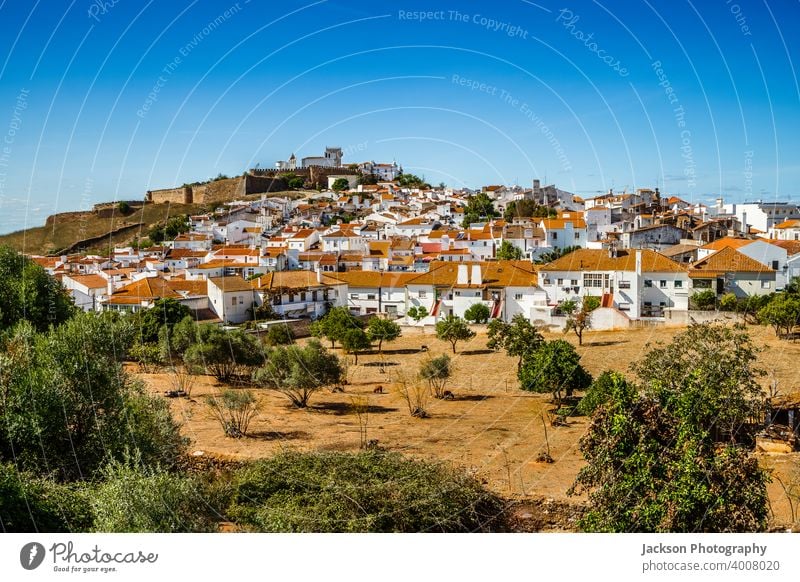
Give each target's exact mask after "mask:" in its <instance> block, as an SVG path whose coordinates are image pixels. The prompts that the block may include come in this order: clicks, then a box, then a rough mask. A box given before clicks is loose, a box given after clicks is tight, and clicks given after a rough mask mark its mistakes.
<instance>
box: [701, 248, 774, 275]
mask: <svg viewBox="0 0 800 582" xmlns="http://www.w3.org/2000/svg"><path fill="white" fill-rule="evenodd" d="M774 272H775V271H773V270H772V269H770V268H769V267H768V266H766V265H765V264H763V263H759V262H758V261H756V260H755V259H751V258H750V257H748V256H747V255H743V254H742V253H740V252H739V251H737V250H736V249H733V248H731V247H726V248H724V249H722V250H719V251H717V252H715V253H714V254H713V255H709V256H707V257H705V258H703V259H700V260H699V261H696V262H694V263H692V265H691V268H690V269H689V277H692V278H695V279H697V278H700V279H702V278H704V277H708V276H709V275H713V276H716V275H723V274H725V273H774Z"/></svg>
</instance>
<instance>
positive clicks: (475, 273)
mask: <svg viewBox="0 0 800 582" xmlns="http://www.w3.org/2000/svg"><path fill="white" fill-rule="evenodd" d="M481 283H483V277H482V276H481V266H480V265H472V285H480V284H481Z"/></svg>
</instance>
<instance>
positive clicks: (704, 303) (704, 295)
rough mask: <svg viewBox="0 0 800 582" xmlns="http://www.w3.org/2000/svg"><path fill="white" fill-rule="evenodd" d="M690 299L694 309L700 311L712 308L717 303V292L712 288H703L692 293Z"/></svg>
mask: <svg viewBox="0 0 800 582" xmlns="http://www.w3.org/2000/svg"><path fill="white" fill-rule="evenodd" d="M690 300H691V304H692V306H693V307H694V309H698V310H701V311H704V310H707V309H714V306H715V305H716V304H717V294H716V293H714V291H713V290H712V289H704V290H703V291H699V292H698V293H695V294H694V295H692V296H691V298H690Z"/></svg>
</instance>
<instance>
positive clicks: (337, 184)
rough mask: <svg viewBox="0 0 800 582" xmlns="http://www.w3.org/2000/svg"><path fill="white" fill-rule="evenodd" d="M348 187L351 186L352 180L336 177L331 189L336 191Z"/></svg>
mask: <svg viewBox="0 0 800 582" xmlns="http://www.w3.org/2000/svg"><path fill="white" fill-rule="evenodd" d="M348 188H350V182H348V181H347V178H336V179H335V180H334V181H333V184H332V185H331V190H333V191H334V192H341V191H342V190H347V189H348Z"/></svg>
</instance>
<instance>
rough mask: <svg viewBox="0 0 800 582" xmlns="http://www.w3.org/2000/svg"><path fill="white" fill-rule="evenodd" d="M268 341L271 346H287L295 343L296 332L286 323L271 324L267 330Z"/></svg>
mask: <svg viewBox="0 0 800 582" xmlns="http://www.w3.org/2000/svg"><path fill="white" fill-rule="evenodd" d="M267 343H268V344H269V345H271V346H286V345H289V344H293V343H294V333H292V329H291V328H290V327H289V326H288V325H285V324H279V325H271V326H269V329H268V330H267Z"/></svg>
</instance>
